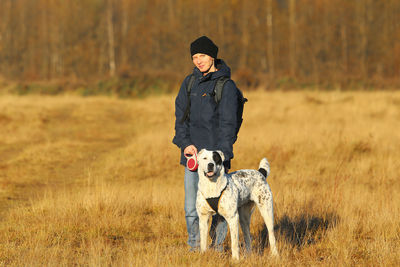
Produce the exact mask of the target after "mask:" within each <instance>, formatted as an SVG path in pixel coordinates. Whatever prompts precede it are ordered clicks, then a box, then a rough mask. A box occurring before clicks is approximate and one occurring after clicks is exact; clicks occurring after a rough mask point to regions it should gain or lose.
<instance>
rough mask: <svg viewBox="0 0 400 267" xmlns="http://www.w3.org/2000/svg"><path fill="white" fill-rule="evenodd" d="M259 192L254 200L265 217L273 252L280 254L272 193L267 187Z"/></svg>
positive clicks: (254, 196) (273, 253) (275, 254)
mask: <svg viewBox="0 0 400 267" xmlns="http://www.w3.org/2000/svg"><path fill="white" fill-rule="evenodd" d="M257 191H258V193H256V194H255V195H253V199H254V202H255V203H256V205H257V207H258V209H259V210H260V213H261V216H262V217H263V219H264V222H265V225H266V226H267V229H268V238H269V245H270V247H271V254H272V255H274V256H277V255H278V250H277V249H276V241H275V234H274V208H273V204H272V202H273V201H272V194H271V192H270V191H269V190H268V189H267V188H264V187H262V188H260V190H257Z"/></svg>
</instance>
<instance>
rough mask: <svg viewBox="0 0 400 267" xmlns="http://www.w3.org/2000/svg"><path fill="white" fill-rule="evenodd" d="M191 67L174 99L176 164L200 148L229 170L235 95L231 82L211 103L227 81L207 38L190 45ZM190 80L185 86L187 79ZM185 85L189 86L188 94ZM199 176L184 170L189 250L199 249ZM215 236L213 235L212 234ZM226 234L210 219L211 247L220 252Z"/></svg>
mask: <svg viewBox="0 0 400 267" xmlns="http://www.w3.org/2000/svg"><path fill="white" fill-rule="evenodd" d="M190 53H191V56H192V61H193V64H194V65H195V67H194V70H193V73H192V75H189V76H187V77H186V78H185V79H184V81H183V83H182V85H181V88H180V91H179V93H178V96H177V97H176V100H175V119H176V120H175V137H174V139H173V143H174V144H176V145H177V146H178V147H179V148H180V149H181V160H180V163H181V164H182V165H184V166H186V158H185V155H193V154H197V152H198V151H200V150H201V149H203V148H206V149H209V150H221V151H222V152H223V153H224V156H225V159H226V160H225V162H224V166H225V169H226V171H228V170H229V169H230V160H231V159H232V158H233V143H234V142H235V140H236V129H237V124H238V122H237V109H238V101H237V99H238V95H237V92H238V90H237V88H236V85H235V83H234V82H233V81H232V80H228V81H226V82H225V84H224V86H223V90H222V97H221V100H220V101H219V102H218V103H217V102H216V101H215V92H214V88H215V84H216V81H217V80H218V79H219V78H221V77H227V78H230V76H231V71H230V68H229V67H228V66H227V65H226V64H225V62H224V61H223V60H221V59H218V58H217V54H218V47H217V46H216V45H215V44H214V43H213V41H211V40H210V39H209V38H208V37H206V36H202V37H200V38H198V39H196V40H195V41H193V42H192V43H191V45H190ZM192 76H194V81H193V80H192V81H193V82H192V83H191V86H190V85H189V81H190V80H191V77H192ZM188 86H190V87H191V89H190V95H188ZM198 181H199V177H198V174H197V172H192V171H190V170H189V169H188V168H185V217H186V227H187V231H188V235H189V238H188V244H189V245H190V246H191V250H197V249H198V247H199V242H200V237H199V225H198V224H199V219H198V216H197V212H196V195H197V184H198ZM215 233H216V234H215ZM226 233H227V223H226V221H225V220H224V219H223V218H222V217H221V216H219V215H216V216H214V217H213V221H212V226H211V230H210V235H211V238H212V240H213V241H212V246H213V245H214V246H215V247H216V249H218V250H221V249H222V242H223V241H224V239H225V237H226Z"/></svg>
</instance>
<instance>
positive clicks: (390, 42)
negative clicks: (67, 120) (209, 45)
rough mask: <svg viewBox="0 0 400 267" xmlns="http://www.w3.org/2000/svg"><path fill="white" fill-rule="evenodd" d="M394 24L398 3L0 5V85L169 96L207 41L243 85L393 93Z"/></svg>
mask: <svg viewBox="0 0 400 267" xmlns="http://www.w3.org/2000/svg"><path fill="white" fill-rule="evenodd" d="M399 18H400V2H399V1H397V0H385V1H373V0H353V1H348V0H318V1H316V0H252V1H238V0H231V1H228V0H215V1H206V0H199V1H185V0H167V1H165V0H79V1H78V0H68V1H66V0H1V1H0V77H2V78H0V81H1V80H3V83H4V81H10V80H12V81H19V82H21V81H24V82H32V81H35V82H37V81H41V82H43V81H45V82H46V81H51V82H52V83H56V84H58V85H59V86H58V87H57V88H56V89H54V90H56V92H55V93H57V91H62V90H64V89H66V88H67V87H79V86H82V85H83V86H86V85H87V84H93V83H94V81H96V82H97V83H98V81H99V78H101V80H102V81H103V85H100V86H98V87H101V86H103V87H104V86H105V87H106V86H107V85H104V83H105V82H104V81H110V80H113V79H114V80H115V79H118V80H121V79H122V80H124V81H125V83H124V84H123V85H119V86H120V87H121V86H122V87H124V88H119V89H118V88H117V89H114V90H125V91H128V93H127V94H128V95H134V94H133V93H132V90H134V89H135V87H141V88H142V90H145V88H146V90H148V88H149V87H152V88H154V87H159V88H158V89H167V90H171V89H174V90H175V89H176V86H177V84H178V83H180V81H181V80H182V77H183V75H185V74H187V73H188V72H190V70H191V68H192V65H191V64H192V63H191V60H190V55H189V44H190V42H191V41H193V40H194V39H195V38H197V37H199V36H201V35H207V36H209V37H210V38H212V39H213V40H214V41H215V42H216V44H217V45H218V46H219V48H220V54H219V56H220V57H221V58H223V59H224V60H225V61H226V62H227V63H228V64H229V65H230V66H231V67H232V70H233V73H234V75H235V77H234V78H236V80H237V81H238V83H239V85H240V86H241V87H242V88H247V87H263V88H281V87H284V88H296V87H299V86H300V87H311V86H312V87H314V86H316V87H318V88H327V89H359V88H367V89H373V88H393V87H396V86H398V85H399V74H400V42H399V41H398V40H399V39H400V27H399V26H400V21H399ZM109 78H112V79H109ZM127 81H129V82H127ZM114 85H115V84H114ZM109 86H110V87H111V86H113V85H109ZM117 87H118V86H117ZM75 89H76V88H75ZM96 89H99V88H96ZM100 89H101V88H100ZM136 89H137V88H136ZM20 90H22V91H21V92H22V93H23V90H28V89H27V88H26V86H25V89H24V88H22V89H21V88H20ZM42 90H43V89H42ZM120 93H121V92H120Z"/></svg>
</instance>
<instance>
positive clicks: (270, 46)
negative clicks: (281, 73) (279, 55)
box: [267, 0, 275, 79]
mask: <svg viewBox="0 0 400 267" xmlns="http://www.w3.org/2000/svg"><path fill="white" fill-rule="evenodd" d="M272 26H273V25H272V0H267V33H268V38H267V51H268V52H267V54H268V66H269V74H270V77H271V79H274V77H275V65H274V61H275V60H274V46H273V44H274V39H273V27H272Z"/></svg>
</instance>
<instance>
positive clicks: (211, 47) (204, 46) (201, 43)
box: [190, 36, 218, 58]
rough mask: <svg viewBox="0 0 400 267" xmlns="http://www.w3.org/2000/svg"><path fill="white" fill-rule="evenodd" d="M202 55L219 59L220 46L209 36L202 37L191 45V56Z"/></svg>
mask: <svg viewBox="0 0 400 267" xmlns="http://www.w3.org/2000/svg"><path fill="white" fill-rule="evenodd" d="M197 53H201V54H206V55H209V56H210V57H212V58H217V54H218V46H216V45H215V44H214V43H213V41H211V40H210V39H209V38H208V37H207V36H201V37H200V38H198V39H196V40H194V41H193V43H191V44H190V54H191V56H192V57H193V55H194V54H197Z"/></svg>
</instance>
